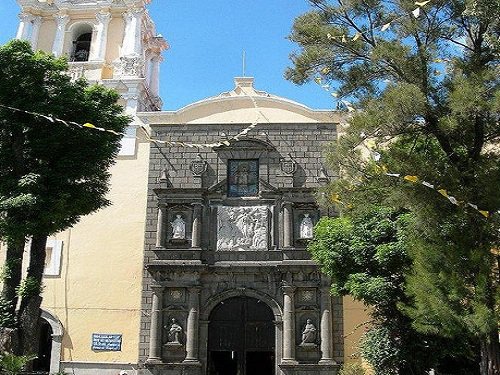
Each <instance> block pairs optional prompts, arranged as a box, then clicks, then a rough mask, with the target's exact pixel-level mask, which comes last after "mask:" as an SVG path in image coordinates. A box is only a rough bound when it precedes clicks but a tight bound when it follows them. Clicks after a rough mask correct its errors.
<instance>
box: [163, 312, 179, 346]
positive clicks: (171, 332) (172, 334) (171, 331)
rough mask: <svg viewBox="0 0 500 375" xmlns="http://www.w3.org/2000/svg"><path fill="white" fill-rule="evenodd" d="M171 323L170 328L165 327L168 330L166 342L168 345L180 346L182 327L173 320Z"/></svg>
mask: <svg viewBox="0 0 500 375" xmlns="http://www.w3.org/2000/svg"><path fill="white" fill-rule="evenodd" d="M171 322H172V323H171V324H170V327H168V328H167V327H165V329H168V340H167V342H168V343H170V344H181V339H182V337H181V336H182V327H181V326H180V325H179V324H178V323H177V320H176V319H175V318H172V321H171Z"/></svg>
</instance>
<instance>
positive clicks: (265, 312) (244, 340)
mask: <svg viewBox="0 0 500 375" xmlns="http://www.w3.org/2000/svg"><path fill="white" fill-rule="evenodd" d="M209 321H210V323H209V328H208V366H207V374H208V375H255V374H258V375H274V368H275V327H274V322H273V321H274V314H273V312H272V310H271V309H270V308H269V307H268V306H267V305H266V304H265V303H264V302H262V301H260V300H258V299H256V298H251V297H247V296H242V297H232V298H229V299H226V300H224V301H223V302H221V303H219V304H218V305H217V306H216V307H215V308H214V309H213V310H212V312H211V314H210V318H209Z"/></svg>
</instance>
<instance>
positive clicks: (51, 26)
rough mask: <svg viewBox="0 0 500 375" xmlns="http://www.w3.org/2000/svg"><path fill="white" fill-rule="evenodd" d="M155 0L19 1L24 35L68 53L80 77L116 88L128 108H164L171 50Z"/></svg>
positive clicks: (19, 35) (73, 73)
mask: <svg viewBox="0 0 500 375" xmlns="http://www.w3.org/2000/svg"><path fill="white" fill-rule="evenodd" d="M149 2H150V0H18V3H19V5H20V7H21V14H20V23H19V28H18V32H17V38H18V39H25V40H28V41H29V42H30V43H31V45H32V46H33V48H34V49H41V50H44V51H46V52H51V53H53V54H54V55H55V56H62V55H66V56H67V57H68V61H69V64H70V74H71V76H72V77H73V78H74V79H77V78H80V77H83V76H84V77H86V78H87V79H88V80H89V81H94V82H99V83H101V84H104V85H106V86H108V87H112V88H114V89H116V90H117V91H118V92H119V93H120V94H121V96H122V98H123V102H122V104H123V106H124V107H125V108H126V112H127V113H128V114H130V115H134V114H135V113H136V112H142V111H144V112H147V111H158V110H160V109H161V106H162V102H161V99H160V97H159V84H158V82H159V70H160V63H161V61H162V56H161V53H162V51H164V50H165V49H167V48H168V45H167V43H166V41H165V40H164V39H163V37H162V36H161V35H157V34H156V29H155V25H154V23H153V21H152V20H151V18H150V16H149V14H148V12H147V10H146V5H147V4H148V3H149Z"/></svg>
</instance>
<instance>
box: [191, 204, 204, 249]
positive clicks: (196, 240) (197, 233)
mask: <svg viewBox="0 0 500 375" xmlns="http://www.w3.org/2000/svg"><path fill="white" fill-rule="evenodd" d="M193 206H194V210H193V228H192V233H191V247H194V248H200V247H201V212H202V209H203V205H202V204H201V203H199V202H196V203H193Z"/></svg>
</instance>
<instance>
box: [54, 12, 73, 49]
mask: <svg viewBox="0 0 500 375" xmlns="http://www.w3.org/2000/svg"><path fill="white" fill-rule="evenodd" d="M54 18H55V19H56V35H55V37H54V43H53V44H52V53H53V54H54V56H56V57H59V56H61V55H62V53H63V49H64V34H65V33H66V25H67V24H68V22H69V21H70V18H69V16H68V15H67V14H57V15H55V16H54Z"/></svg>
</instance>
